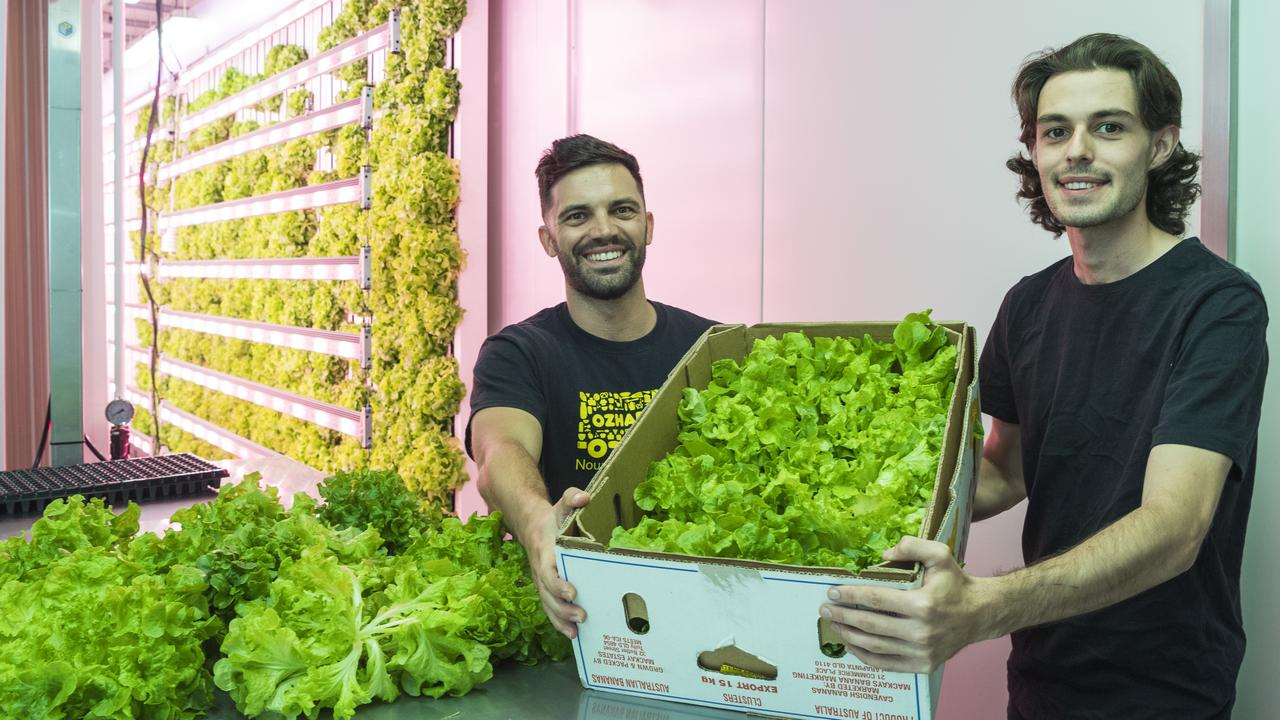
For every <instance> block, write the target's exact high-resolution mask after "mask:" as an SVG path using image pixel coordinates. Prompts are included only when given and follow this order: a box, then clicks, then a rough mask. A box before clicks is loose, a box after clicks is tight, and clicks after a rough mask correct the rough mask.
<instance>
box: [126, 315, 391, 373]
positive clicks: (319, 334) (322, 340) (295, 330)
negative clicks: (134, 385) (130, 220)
mask: <svg viewBox="0 0 1280 720" xmlns="http://www.w3.org/2000/svg"><path fill="white" fill-rule="evenodd" d="M127 307H128V309H127V313H128V316H129V317H130V318H137V319H142V320H149V319H150V318H151V312H150V310H149V309H148V308H147V306H145V305H129V306H127ZM159 320H160V325H161V327H168V328H178V329H182V330H194V331H195V332H202V333H208V334H210V335H220V336H222V337H229V338H236V339H238V340H248V341H250V342H259V343H266V344H268V345H275V346H277V347H285V348H293V349H295V350H306V351H308V352H314V353H320V354H322V355H333V356H335V357H342V358H347V359H348V360H357V361H359V362H360V367H362V368H368V367H370V357H371V356H370V352H369V351H370V341H371V340H372V332H371V328H369V326H367V325H366V326H365V329H364V330H363V331H362V332H361V333H360V334H352V333H340V332H332V331H329V330H313V329H311V328H300V327H294V326H291V325H273V324H271V323H264V322H255V321H253V320H238V319H235V318H227V317H218V316H216V315H201V314H198V313H188V312H177V311H173V310H161V311H160V316H159Z"/></svg>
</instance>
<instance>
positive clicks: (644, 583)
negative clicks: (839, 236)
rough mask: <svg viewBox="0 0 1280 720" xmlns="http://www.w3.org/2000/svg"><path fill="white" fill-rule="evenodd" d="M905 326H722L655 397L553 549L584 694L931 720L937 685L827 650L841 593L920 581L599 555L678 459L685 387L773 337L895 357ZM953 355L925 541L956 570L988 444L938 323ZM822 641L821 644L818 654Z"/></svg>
mask: <svg viewBox="0 0 1280 720" xmlns="http://www.w3.org/2000/svg"><path fill="white" fill-rule="evenodd" d="M895 325H896V323H828V324H798V323H796V324H766V325H755V326H751V327H746V326H743V325H727V326H726V325H718V326H715V327H713V328H711V329H709V330H708V331H707V332H706V333H705V334H704V335H703V336H702V338H701V339H700V340H699V341H698V342H697V343H696V344H695V345H694V346H693V347H692V348H691V349H690V350H689V352H688V353H687V354H686V355H685V357H684V359H683V360H681V362H680V364H679V365H678V366H677V367H676V368H675V370H673V371H672V373H671V375H670V376H669V377H668V378H667V381H666V383H664V384H663V387H662V389H661V390H660V391H659V392H658V393H657V395H656V396H655V397H654V399H653V401H652V402H651V403H650V405H649V407H648V408H647V409H646V410H645V412H644V413H643V414H642V415H641V417H640V419H639V420H638V421H637V423H636V425H635V426H634V427H633V428H632V429H631V431H630V432H628V433H627V435H626V437H625V438H624V439H623V441H622V442H621V444H620V445H619V446H618V447H617V448H616V449H615V450H614V452H613V454H612V455H611V456H610V457H609V458H608V460H607V461H606V462H605V464H604V465H603V466H602V467H601V468H600V470H599V471H598V472H597V473H596V476H595V478H594V479H593V480H592V482H591V484H590V485H589V486H588V490H589V491H590V492H591V493H592V494H593V500H592V501H591V503H590V504H589V505H587V507H585V508H582V509H581V510H579V511H577V512H575V513H574V514H573V515H572V516H570V517H569V518H568V519H567V521H566V523H565V525H564V526H563V527H562V528H561V529H560V535H559V537H558V538H557V541H556V562H557V563H558V567H559V569H560V573H561V575H562V576H563V577H564V578H566V579H567V580H568V581H569V582H571V583H573V584H574V585H575V586H576V588H577V590H578V602H579V604H580V605H581V606H582V608H583V609H584V610H585V611H586V612H587V620H586V622H584V623H582V624H581V625H580V626H579V628H578V637H577V639H576V640H575V641H574V658H575V661H576V663H577V666H578V675H579V677H580V678H581V680H582V684H583V685H584V686H585V687H587V688H593V689H598V690H607V691H610V692H617V693H625V694H628V695H632V696H636V697H651V698H659V699H662V700H674V701H679V702H686V703H695V704H699V705H707V706H714V707H722V708H733V709H738V710H746V711H750V712H753V713H755V714H761V715H770V716H777V717H788V718H824V719H825V718H831V719H841V720H843V719H847V718H859V719H860V720H861V719H866V720H903V719H905V718H912V719H924V718H932V717H933V713H934V709H935V707H936V705H937V701H938V690H939V687H940V686H941V683H942V669H941V668H938V669H937V670H936V671H934V672H933V673H932V674H929V675H921V674H909V673H888V672H882V671H879V670H875V669H873V668H869V667H867V666H865V665H862V664H860V663H859V662H858V661H857V659H856V658H855V657H854V656H853V655H851V654H848V653H847V652H845V653H843V654H842V655H839V653H841V652H843V646H842V645H840V646H838V647H832V646H831V645H827V646H826V650H827V652H829V653H833V655H838V656H833V655H829V654H827V653H824V650H823V643H824V642H828V643H829V642H832V641H834V642H835V643H838V642H839V640H838V638H835V637H834V636H828V635H827V634H826V633H828V632H829V630H828V628H827V627H826V624H825V621H822V622H820V619H819V615H818V609H819V606H820V605H821V604H822V603H823V602H825V601H826V592H827V588H828V587H830V586H832V585H839V584H855V585H858V584H866V585H882V586H889V587H894V588H900V589H901V588H912V587H918V586H919V584H920V582H921V572H920V568H919V566H918V565H908V564H897V565H894V564H882V565H878V566H876V567H873V568H868V569H867V570H865V571H863V572H862V573H859V574H857V575H855V574H853V573H850V572H848V571H846V570H843V569H835V568H811V567H801V566H794V565H776V564H772V563H762V562H754V561H748V560H726V559H723V558H705V557H692V556H685V555H672V554H666V553H657V552H640V551H634V550H621V549H619V550H613V549H609V548H607V547H606V544H607V543H608V541H609V537H610V535H611V533H612V531H613V528H614V527H615V526H617V525H622V526H623V527H626V528H630V527H634V526H635V524H636V523H637V522H638V520H639V518H640V517H641V511H640V510H639V509H638V508H637V507H636V505H635V502H634V491H635V488H636V486H637V485H638V484H640V483H641V482H642V481H643V480H644V478H645V473H646V472H647V471H648V468H649V465H650V463H652V462H653V461H655V460H658V459H660V458H662V457H663V456H664V455H666V454H667V453H668V452H669V451H670V450H671V449H673V448H674V447H675V446H676V434H677V432H678V421H677V416H676V409H677V407H678V406H679V403H680V397H681V392H682V391H683V390H684V389H685V388H686V387H694V388H698V389H703V388H705V387H706V386H707V384H708V383H709V382H710V378H711V363H712V362H713V361H715V360H719V359H723V358H733V359H735V360H741V359H742V358H743V357H745V356H746V354H747V353H748V352H749V351H750V349H751V345H752V343H753V342H754V341H755V340H756V339H757V338H761V337H765V336H768V335H775V336H781V335H782V334H783V333H786V332H792V331H801V332H804V333H805V334H807V335H808V336H810V337H836V336H855V337H861V336H862V335H863V334H870V335H871V336H872V337H873V338H875V339H877V340H881V341H892V337H893V335H892V334H893V328H894V326H895ZM943 326H944V327H946V328H947V330H948V336H949V339H950V342H951V343H952V344H955V345H958V346H959V347H958V354H957V371H956V384H955V387H956V391H955V394H954V395H953V397H952V398H951V404H950V410H949V413H948V418H947V426H946V430H945V443H944V448H943V456H942V458H941V461H940V462H939V466H938V480H937V483H936V486H935V490H934V495H933V498H932V500H931V501H930V504H929V506H928V510H927V512H926V517H925V520H924V523H923V525H924V527H923V528H922V530H921V534H922V536H924V537H927V538H930V539H935V540H940V541H943V542H946V543H947V544H948V545H950V546H951V548H952V549H953V551H954V552H955V554H956V557H957V558H959V559H963V557H964V546H965V541H966V539H967V536H968V528H969V516H970V508H971V506H972V501H973V491H974V486H975V484H976V479H977V468H978V463H977V458H978V457H979V451H980V448H979V442H980V441H979V440H978V438H977V437H976V436H975V433H974V428H975V427H976V426H977V425H976V424H977V423H978V421H979V418H978V399H977V397H978V388H977V364H976V359H975V347H974V345H975V334H974V331H973V329H972V328H971V327H969V326H968V325H966V324H964V323H943ZM820 636H821V641H820Z"/></svg>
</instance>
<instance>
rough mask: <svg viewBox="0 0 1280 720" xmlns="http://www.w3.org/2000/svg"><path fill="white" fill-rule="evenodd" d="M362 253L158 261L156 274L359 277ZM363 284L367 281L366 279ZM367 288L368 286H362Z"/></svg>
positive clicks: (168, 276)
mask: <svg viewBox="0 0 1280 720" xmlns="http://www.w3.org/2000/svg"><path fill="white" fill-rule="evenodd" d="M361 257H362V256H359V255H352V256H349V257H312V258H272V259H261V260H260V259H252V260H181V261H170V260H162V261H161V262H160V267H159V270H158V271H157V276H158V277H159V278H160V279H161V280H168V279H172V278H206V279H212V278H228V279H236V280H363V278H364V277H365V275H366V273H365V270H364V268H365V265H364V264H362V259H361ZM366 284H367V283H366ZM365 289H368V288H365Z"/></svg>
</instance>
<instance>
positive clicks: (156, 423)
mask: <svg viewBox="0 0 1280 720" xmlns="http://www.w3.org/2000/svg"><path fill="white" fill-rule="evenodd" d="M163 29H164V5H163V0H156V85H155V92H154V93H153V94H152V96H151V110H150V114H149V115H148V117H147V134H146V139H145V140H144V141H143V143H142V160H141V162H140V163H139V168H138V205H139V207H140V208H141V209H142V212H141V213H140V215H141V216H142V224H141V227H140V228H139V232H138V248H139V249H138V275H139V279H140V280H141V281H142V289H143V291H145V293H146V296H147V305H148V306H149V308H150V310H151V329H152V333H151V362H150V363H149V365H150V367H149V370H150V374H151V442H152V447H153V448H155V454H157V455H158V454H159V450H160V393H159V391H158V390H157V385H156V365H158V364H159V360H160V323H159V318H158V317H157V316H158V315H159V312H160V311H159V308H158V306H157V305H158V304H157V303H156V299H155V295H153V294H152V292H151V281H150V277H149V275H150V273H147V272H143V267H145V266H146V265H147V264H148V263H149V262H150V261H151V260H152V259H154V256H155V254H156V253H155V250H154V249H153V250H151V252H150V255H151V256H152V257H148V252H147V215H148V212H149V211H150V210H151V208H150V207H149V206H148V205H147V156H148V155H149V154H150V153H151V137H152V135H153V134H154V133H155V130H156V122H157V120H158V116H159V114H160V80H161V78H162V77H163V74H164V36H163Z"/></svg>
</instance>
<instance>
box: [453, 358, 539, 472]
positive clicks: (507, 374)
mask: <svg viewBox="0 0 1280 720" xmlns="http://www.w3.org/2000/svg"><path fill="white" fill-rule="evenodd" d="M491 407H507V408H515V409H517V410H524V411H525V412H527V413H529V414H530V415H532V416H534V417H535V418H537V419H538V423H539V424H541V425H542V426H543V427H546V424H547V402H546V398H545V396H544V394H543V392H542V385H541V384H540V383H539V382H538V381H537V369H536V367H535V362H534V359H533V357H532V356H531V355H530V354H529V353H527V352H526V351H525V350H524V349H522V347H521V346H520V344H519V343H517V342H516V341H515V340H514V339H513V338H510V337H507V336H505V335H501V334H499V335H494V336H493V337H490V338H489V339H487V340H485V341H484V345H481V346H480V354H479V356H478V357H477V358H476V367H475V372H474V373H473V374H472V379H471V414H470V416H468V419H467V431H466V435H465V443H466V447H467V455H470V456H471V459H472V460H474V459H475V455H474V454H473V453H472V452H471V418H474V417H475V416H476V413H478V412H480V411H481V410H484V409H485V408H491Z"/></svg>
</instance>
